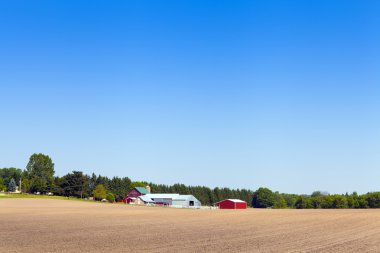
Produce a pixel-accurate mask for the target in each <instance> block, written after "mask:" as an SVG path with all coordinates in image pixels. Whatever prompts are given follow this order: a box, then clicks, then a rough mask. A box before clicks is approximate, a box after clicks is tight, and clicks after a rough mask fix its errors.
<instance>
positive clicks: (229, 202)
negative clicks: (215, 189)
mask: <svg viewBox="0 0 380 253" xmlns="http://www.w3.org/2000/svg"><path fill="white" fill-rule="evenodd" d="M215 205H216V206H218V207H219V209H247V202H245V201H243V200H240V199H225V200H222V201H219V202H217V203H215Z"/></svg>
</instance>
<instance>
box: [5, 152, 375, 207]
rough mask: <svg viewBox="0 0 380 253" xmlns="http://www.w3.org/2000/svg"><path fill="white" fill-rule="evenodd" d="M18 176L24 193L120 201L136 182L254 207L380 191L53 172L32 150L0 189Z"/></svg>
mask: <svg viewBox="0 0 380 253" xmlns="http://www.w3.org/2000/svg"><path fill="white" fill-rule="evenodd" d="M20 180H21V190H22V192H24V193H41V194H46V193H51V194H54V195H58V196H67V197H77V198H90V197H93V198H95V199H98V200H102V199H107V200H108V201H111V202H112V201H120V200H122V199H123V198H124V197H125V196H126V195H127V194H128V192H129V191H130V190H131V189H133V188H134V187H137V186H142V187H145V186H147V185H149V186H150V188H151V192H152V193H179V194H191V195H194V196H195V197H196V198H197V199H198V200H200V201H201V203H202V205H214V204H215V203H216V202H218V201H221V200H223V199H241V200H244V201H246V202H247V203H248V205H249V206H252V207H256V208H297V209H307V208H380V192H371V193H367V194H362V195H359V194H357V193H356V192H354V193H351V194H348V193H346V194H342V195H339V194H333V195H330V194H327V193H323V192H320V191H316V192H313V193H312V194H311V195H298V194H287V193H279V192H273V191H271V190H270V189H268V188H259V189H258V190H256V191H252V190H249V189H230V188H226V187H225V188H219V187H215V188H209V187H206V186H186V185H184V184H173V185H165V184H155V183H152V182H134V181H132V180H131V179H130V178H128V177H112V178H109V177H106V176H101V175H96V174H94V173H92V174H91V175H86V174H84V173H83V172H81V171H72V172H70V173H68V174H66V175H64V176H62V177H59V176H55V171H54V163H53V161H52V159H51V158H50V157H49V156H47V155H44V154H41V153H40V154H33V155H32V156H31V157H30V158H29V162H28V164H27V165H26V169H25V170H21V169H18V168H3V169H0V191H6V190H8V191H10V192H14V191H15V189H16V187H17V185H18V182H20Z"/></svg>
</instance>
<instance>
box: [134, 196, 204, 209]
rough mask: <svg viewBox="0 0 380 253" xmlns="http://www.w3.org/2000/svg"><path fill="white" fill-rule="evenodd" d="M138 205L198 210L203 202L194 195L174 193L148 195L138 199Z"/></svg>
mask: <svg viewBox="0 0 380 253" xmlns="http://www.w3.org/2000/svg"><path fill="white" fill-rule="evenodd" d="M136 203H138V204H154V205H162V206H172V207H185V208H186V207H187V208H192V207H194V208H196V207H200V206H201V202H200V201H199V200H198V199H196V198H195V197H194V196H193V195H180V194H174V193H168V194H163V193H158V194H146V195H142V196H139V197H138V200H136Z"/></svg>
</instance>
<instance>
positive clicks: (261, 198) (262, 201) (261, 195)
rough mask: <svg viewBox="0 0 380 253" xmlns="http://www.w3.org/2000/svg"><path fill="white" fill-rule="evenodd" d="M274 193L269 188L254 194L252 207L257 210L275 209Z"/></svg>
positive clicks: (261, 189) (260, 189)
mask: <svg viewBox="0 0 380 253" xmlns="http://www.w3.org/2000/svg"><path fill="white" fill-rule="evenodd" d="M274 201H275V199H274V193H273V192H272V191H271V190H269V189H268V188H263V187H261V188H259V189H258V190H257V191H256V192H255V193H254V194H253V199H252V206H253V207H256V208H267V207H273V205H274Z"/></svg>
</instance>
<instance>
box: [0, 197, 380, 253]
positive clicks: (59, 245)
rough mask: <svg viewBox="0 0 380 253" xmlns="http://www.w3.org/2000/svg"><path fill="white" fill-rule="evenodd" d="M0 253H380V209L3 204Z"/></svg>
mask: <svg viewBox="0 0 380 253" xmlns="http://www.w3.org/2000/svg"><path fill="white" fill-rule="evenodd" d="M0 252H2V253H5V252H380V210H269V209H268V210H257V209H248V210H188V209H173V208H162V207H139V206H126V205H117V204H102V203H92V202H90V203H87V202H80V201H67V200H52V199H0Z"/></svg>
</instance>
